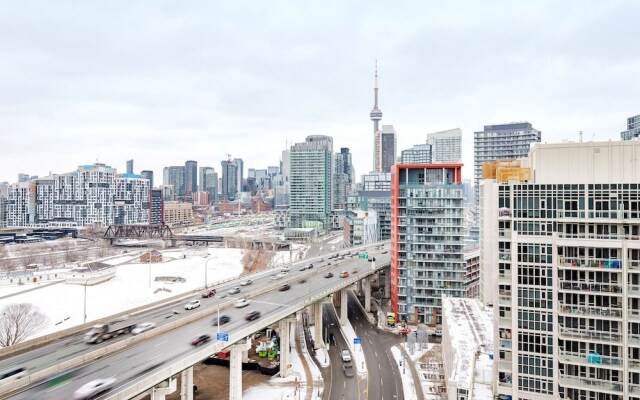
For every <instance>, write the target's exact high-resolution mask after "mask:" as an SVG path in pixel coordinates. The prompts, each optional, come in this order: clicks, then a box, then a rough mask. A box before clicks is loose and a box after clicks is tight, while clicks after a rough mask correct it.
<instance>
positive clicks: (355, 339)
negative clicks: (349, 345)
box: [353, 337, 362, 344]
mask: <svg viewBox="0 0 640 400" xmlns="http://www.w3.org/2000/svg"><path fill="white" fill-rule="evenodd" d="M353 344H362V338H359V337H356V338H353Z"/></svg>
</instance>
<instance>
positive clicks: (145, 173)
mask: <svg viewBox="0 0 640 400" xmlns="http://www.w3.org/2000/svg"><path fill="white" fill-rule="evenodd" d="M140 176H141V177H143V178H145V179H148V180H149V187H150V188H153V171H151V170H148V169H145V170H144V171H140Z"/></svg>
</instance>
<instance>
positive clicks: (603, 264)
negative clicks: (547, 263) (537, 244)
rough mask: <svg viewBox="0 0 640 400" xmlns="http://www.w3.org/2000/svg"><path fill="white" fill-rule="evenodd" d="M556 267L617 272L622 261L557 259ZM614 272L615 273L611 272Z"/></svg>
mask: <svg viewBox="0 0 640 400" xmlns="http://www.w3.org/2000/svg"><path fill="white" fill-rule="evenodd" d="M558 266H559V267H561V268H572V269H582V268H589V269H612V270H617V269H621V268H622V260H615V259H604V258H589V259H586V258H572V257H559V259H558ZM613 272H616V271H613Z"/></svg>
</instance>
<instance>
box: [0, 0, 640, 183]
mask: <svg viewBox="0 0 640 400" xmlns="http://www.w3.org/2000/svg"><path fill="white" fill-rule="evenodd" d="M445 3H446V4H445ZM0 5H1V6H0V54H1V57H2V62H0V138H1V139H2V140H1V141H0V143H1V144H0V181H9V182H14V181H16V180H17V174H18V173H19V172H25V173H29V174H31V175H40V176H43V175H46V174H47V173H48V172H49V171H52V172H57V173H61V172H68V171H72V170H75V168H76V167H77V166H78V165H81V164H90V163H93V162H94V161H95V160H96V159H97V158H98V159H99V160H100V162H104V163H106V164H108V165H111V166H114V167H116V168H118V170H119V171H124V168H125V162H126V160H127V159H131V158H133V159H135V172H139V171H140V170H142V169H152V170H154V172H155V174H156V182H160V181H161V179H162V173H161V172H162V167H164V166H168V165H184V162H185V161H186V160H188V159H192V160H196V161H198V165H199V166H205V165H208V166H213V167H214V168H216V170H217V171H220V160H222V159H224V158H226V156H225V153H231V154H232V155H233V157H234V158H235V157H239V158H243V159H244V160H245V168H266V167H267V165H277V163H278V160H279V157H280V152H281V150H283V149H284V148H285V142H286V141H287V140H288V141H289V143H291V142H300V141H304V138H305V136H306V135H308V134H327V135H331V136H333V137H334V145H335V146H336V148H339V147H349V148H351V149H352V152H353V153H354V162H355V168H356V173H357V175H360V174H362V173H364V172H366V171H369V170H370V167H371V163H372V156H371V153H372V147H373V140H372V139H373V137H372V136H373V133H372V123H371V121H370V120H369V112H370V111H371V108H372V106H373V90H372V89H373V88H372V86H373V68H374V60H376V59H377V60H378V64H379V70H380V71H379V74H380V108H381V109H382V111H383V113H384V117H383V120H382V123H383V124H393V125H394V126H395V129H396V132H397V133H398V150H399V151H400V150H402V149H405V148H408V147H411V146H412V145H414V144H418V143H423V142H424V141H425V139H426V134H427V133H428V132H433V131H437V130H443V129H449V128H455V127H460V128H461V129H462V130H463V147H464V150H463V158H464V162H465V164H466V167H465V172H464V174H465V178H472V164H473V132H474V131H476V130H482V127H483V125H488V124H496V123H505V122H512V121H524V120H526V121H529V122H531V123H532V124H533V125H534V127H536V128H537V129H540V130H542V137H543V141H548V142H554V141H560V140H562V139H569V140H577V137H578V131H580V130H583V131H584V132H585V134H584V135H585V136H584V137H585V140H589V139H591V138H595V139H596V140H607V139H614V140H617V139H618V138H619V133H620V131H622V130H625V129H626V118H627V117H629V116H631V115H636V114H640V101H639V99H640V93H639V90H638V89H639V88H640V73H638V71H640V51H639V48H640V39H639V38H640V24H639V23H638V21H640V2H637V1H633V0H629V1H606V2H605V1H589V0H587V1H562V2H558V1H529V2H525V1H518V2H504V1H491V0H489V1H485V2H472V1H466V2H465V1H448V2H436V1H419V0H416V1H393V2H388V1H385V2H382V1H348V2H347V1H324V2H308V1H303V2H295V1H262V2H258V1H215V2H188V3H185V2H168V1H135V2H132V1H109V2H97V1H69V2H49V1H29V2H8V1H3V2H2V3H0Z"/></svg>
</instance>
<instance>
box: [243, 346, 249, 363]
mask: <svg viewBox="0 0 640 400" xmlns="http://www.w3.org/2000/svg"><path fill="white" fill-rule="evenodd" d="M242 362H243V363H248V362H249V349H247V350H242Z"/></svg>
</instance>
